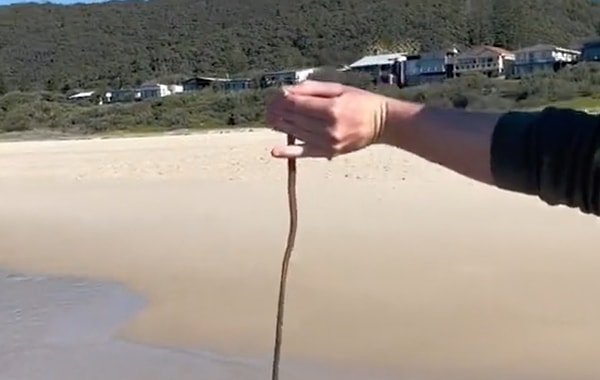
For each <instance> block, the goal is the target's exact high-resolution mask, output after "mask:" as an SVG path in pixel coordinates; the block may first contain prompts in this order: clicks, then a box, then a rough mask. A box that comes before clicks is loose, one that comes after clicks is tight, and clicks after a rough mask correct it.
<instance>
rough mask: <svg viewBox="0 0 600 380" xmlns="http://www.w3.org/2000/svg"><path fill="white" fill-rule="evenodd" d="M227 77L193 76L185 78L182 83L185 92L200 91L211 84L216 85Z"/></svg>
mask: <svg viewBox="0 0 600 380" xmlns="http://www.w3.org/2000/svg"><path fill="white" fill-rule="evenodd" d="M226 80H227V79H226V78H215V77H193V78H189V79H186V80H184V81H183V82H182V83H181V85H182V86H183V91H184V92H194V91H200V90H203V89H205V88H207V87H210V86H215V85H218V84H220V83H221V82H224V81H226Z"/></svg>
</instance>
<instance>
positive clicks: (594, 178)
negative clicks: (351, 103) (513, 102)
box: [382, 101, 600, 215]
mask: <svg viewBox="0 0 600 380" xmlns="http://www.w3.org/2000/svg"><path fill="white" fill-rule="evenodd" d="M388 111H389V112H388V119H387V123H386V130H385V131H384V134H383V137H382V142H384V143H386V144H389V145H394V146H397V147H399V148H401V149H404V150H407V151H410V152H412V153H414V154H416V155H419V156H421V157H423V158H425V159H427V160H429V161H432V162H437V163H439V164H440V165H442V166H445V167H446V168H448V169H451V170H454V171H456V172H458V173H461V174H463V175H465V176H467V177H470V178H473V179H476V180H478V181H481V182H484V183H487V184H491V185H495V186H497V187H499V188H502V189H506V190H510V191H515V192H519V193H523V194H530V195H536V196H538V197H540V198H541V199H542V200H543V201H544V202H546V203H547V204H550V205H559V204H562V205H566V206H569V207H574V208H579V209H580V210H581V211H583V212H585V213H593V214H596V215H600V119H599V118H598V117H597V116H592V115H589V114H586V113H584V112H578V111H573V110H561V109H555V108H547V109H545V110H544V111H541V112H510V113H505V114H499V113H485V112H465V111H462V110H444V109H433V108H428V107H423V106H421V105H416V104H410V103H403V102H396V101H390V103H389V108H388Z"/></svg>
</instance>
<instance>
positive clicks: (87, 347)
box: [0, 271, 391, 380]
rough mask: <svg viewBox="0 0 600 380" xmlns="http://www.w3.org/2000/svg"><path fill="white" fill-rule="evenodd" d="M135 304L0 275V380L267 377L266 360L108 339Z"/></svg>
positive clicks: (82, 283)
mask: <svg viewBox="0 0 600 380" xmlns="http://www.w3.org/2000/svg"><path fill="white" fill-rule="evenodd" d="M143 306H144V300H143V299H142V298H140V297H138V296H136V295H134V294H132V293H130V292H128V291H127V289H125V288H124V287H122V286H120V285H118V284H114V283H103V282H95V281H88V280H84V279H79V278H54V277H48V276H42V275H24V274H19V273H11V272H7V271H0V342H1V345H0V379H2V380H38V379H39V380H81V379H88V380H95V379H102V380H105V379H122V380H136V379H144V380H152V379H181V380H185V379H214V380H229V379H248V380H252V379H268V378H269V376H270V358H240V357H226V356H221V355H218V354H216V353H211V352H208V351H202V350H182V349H175V348H162V347H149V346H143V345H139V344H134V343H131V342H126V341H123V340H120V339H118V338H116V334H117V332H118V330H119V328H120V327H121V326H122V325H123V324H124V323H125V322H126V321H127V320H128V319H129V318H130V317H131V316H132V315H134V314H135V313H136V312H137V311H138V310H140V309H141V308H142V307H143ZM284 356H285V355H284ZM282 361H283V362H282V370H281V377H282V378H283V379H286V380H287V379H290V380H291V379H315V380H318V379H366V378H368V379H385V377H377V374H373V373H372V372H369V373H367V372H366V371H362V372H361V371H357V370H356V369H352V370H340V369H335V370H334V369H331V368H325V367H324V366H319V365H317V364H309V363H298V362H294V361H290V360H287V359H286V358H285V357H284V358H283V359H282ZM387 378H388V379H389V378H391V377H387Z"/></svg>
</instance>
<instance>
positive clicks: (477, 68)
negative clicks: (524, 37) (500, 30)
mask: <svg viewBox="0 0 600 380" xmlns="http://www.w3.org/2000/svg"><path fill="white" fill-rule="evenodd" d="M514 61H515V54H514V53H513V52H511V51H508V50H506V49H502V48H499V47H495V46H488V45H482V46H476V47H473V48H471V49H468V50H467V51H464V52H461V53H459V54H458V55H457V56H456V60H455V64H454V73H455V75H456V76H460V75H461V74H466V73H472V72H479V73H482V74H484V75H487V76H489V77H491V78H505V77H506V76H507V75H510V74H511V73H512V66H513V63H514Z"/></svg>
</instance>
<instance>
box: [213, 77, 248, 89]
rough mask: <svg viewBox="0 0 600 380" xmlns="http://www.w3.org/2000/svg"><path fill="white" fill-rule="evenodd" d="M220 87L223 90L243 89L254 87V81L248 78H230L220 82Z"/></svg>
mask: <svg viewBox="0 0 600 380" xmlns="http://www.w3.org/2000/svg"><path fill="white" fill-rule="evenodd" d="M221 86H222V89H223V90H225V91H243V90H249V89H251V88H253V87H254V81H253V80H252V79H250V78H232V79H227V80H226V81H224V82H221Z"/></svg>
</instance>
